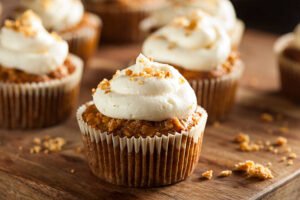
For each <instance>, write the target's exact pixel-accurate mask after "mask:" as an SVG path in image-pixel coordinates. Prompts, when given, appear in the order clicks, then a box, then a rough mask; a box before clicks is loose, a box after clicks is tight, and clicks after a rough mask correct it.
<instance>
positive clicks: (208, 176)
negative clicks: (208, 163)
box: [201, 170, 214, 180]
mask: <svg viewBox="0 0 300 200" xmlns="http://www.w3.org/2000/svg"><path fill="white" fill-rule="evenodd" d="M213 173H214V172H213V170H208V171H206V172H203V173H202V174H201V177H202V178H205V179H207V180H210V179H212V177H213Z"/></svg>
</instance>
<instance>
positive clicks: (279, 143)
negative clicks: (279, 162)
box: [275, 137, 287, 146]
mask: <svg viewBox="0 0 300 200" xmlns="http://www.w3.org/2000/svg"><path fill="white" fill-rule="evenodd" d="M286 144H287V139H286V138H285V137H278V138H277V139H276V142H275V145H276V146H283V145H286Z"/></svg>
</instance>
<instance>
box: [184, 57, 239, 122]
mask: <svg viewBox="0 0 300 200" xmlns="http://www.w3.org/2000/svg"><path fill="white" fill-rule="evenodd" d="M236 65H237V66H236V67H235V69H234V70H233V71H232V72H231V73H229V74H226V75H224V76H222V77H219V78H211V79H199V80H188V81H189V83H190V85H191V86H192V88H193V89H194V90H195V93H196V96H197V100H198V105H200V106H202V107H203V108H204V109H205V110H206V111H207V113H208V122H209V123H212V122H215V121H220V120H224V119H225V118H226V116H227V115H228V113H229V111H230V110H231V108H232V106H233V105H234V102H235V96H236V91H237V88H238V83H239V80H240V78H241V76H242V73H243V70H244V65H243V63H242V62H241V61H238V63H237V64H236Z"/></svg>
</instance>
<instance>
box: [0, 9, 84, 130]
mask: <svg viewBox="0 0 300 200" xmlns="http://www.w3.org/2000/svg"><path fill="white" fill-rule="evenodd" d="M82 68H83V63H82V61H81V59H80V58H78V57H76V56H73V55H70V54H69V51H68V44H67V42H65V41H64V40H62V39H61V37H60V36H59V35H57V34H56V33H51V34H50V33H48V32H47V31H46V30H45V28H44V27H43V26H42V22H41V20H40V18H39V17H38V16H37V15H35V14H34V13H33V12H32V11H26V12H25V13H24V14H22V15H20V17H19V18H17V19H16V20H15V21H11V20H6V21H5V25H4V27H2V28H1V31H0V99H1V101H0V128H7V129H29V128H44V127H48V126H51V125H56V124H58V123H60V122H62V121H64V120H66V119H67V118H68V117H69V116H70V114H71V113H72V111H73V108H74V106H75V105H76V100H77V96H78V91H79V85H80V80H81V75H82Z"/></svg>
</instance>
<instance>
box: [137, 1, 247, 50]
mask: <svg viewBox="0 0 300 200" xmlns="http://www.w3.org/2000/svg"><path fill="white" fill-rule="evenodd" d="M168 2H169V3H168V6H166V7H164V8H163V9H160V10H158V11H156V12H153V13H152V15H151V16H150V17H148V18H147V19H145V20H143V21H142V23H141V25H140V27H141V29H142V30H143V31H145V32H148V33H149V32H150V33H151V32H153V31H155V30H157V29H159V28H161V27H163V26H165V25H167V24H169V23H170V22H171V21H172V20H173V19H174V18H175V17H178V16H182V15H186V14H187V13H190V12H191V11H193V10H196V9H200V10H202V11H203V12H206V13H207V14H209V15H210V16H212V17H213V18H215V19H216V20H217V21H218V23H220V24H221V25H222V26H223V27H224V28H225V29H226V31H227V33H228V35H229V36H230V38H231V43H232V46H233V48H238V46H239V44H240V42H241V39H242V36H243V34H244V28H245V25H244V23H243V22H242V21H241V20H239V19H237V17H236V13H235V10H234V7H233V5H232V3H231V2H230V1H229V0H185V1H178V0H169V1H168Z"/></svg>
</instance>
